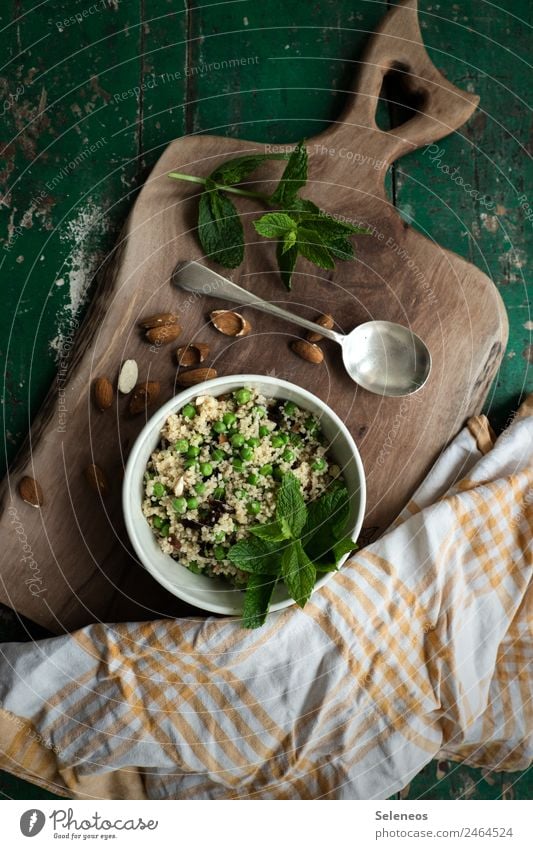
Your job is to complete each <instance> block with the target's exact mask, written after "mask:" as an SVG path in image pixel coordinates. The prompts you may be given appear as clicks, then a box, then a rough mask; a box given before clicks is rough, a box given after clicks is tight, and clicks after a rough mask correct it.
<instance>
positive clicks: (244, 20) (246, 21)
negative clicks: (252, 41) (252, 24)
mask: <svg viewBox="0 0 533 849" xmlns="http://www.w3.org/2000/svg"><path fill="white" fill-rule="evenodd" d="M242 22H243V24H244V26H245V27H247V26H248V23H249V22H248V18H243V19H242Z"/></svg>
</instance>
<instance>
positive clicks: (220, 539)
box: [215, 531, 226, 542]
mask: <svg viewBox="0 0 533 849" xmlns="http://www.w3.org/2000/svg"><path fill="white" fill-rule="evenodd" d="M225 539H226V534H225V533H224V531H217V532H216V533H215V542H224V540H225Z"/></svg>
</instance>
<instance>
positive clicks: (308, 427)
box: [305, 416, 318, 434]
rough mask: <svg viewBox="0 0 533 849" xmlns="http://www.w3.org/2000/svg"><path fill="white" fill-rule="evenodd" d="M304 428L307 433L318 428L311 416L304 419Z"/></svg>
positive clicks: (311, 432)
mask: <svg viewBox="0 0 533 849" xmlns="http://www.w3.org/2000/svg"><path fill="white" fill-rule="evenodd" d="M305 428H306V430H307V433H310V434H313V433H316V432H317V430H318V422H317V420H316V419H314V418H313V417H312V416H309V418H308V419H306V420H305Z"/></svg>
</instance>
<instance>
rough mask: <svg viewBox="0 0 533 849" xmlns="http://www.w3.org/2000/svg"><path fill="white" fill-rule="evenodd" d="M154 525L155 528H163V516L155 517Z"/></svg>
mask: <svg viewBox="0 0 533 849" xmlns="http://www.w3.org/2000/svg"><path fill="white" fill-rule="evenodd" d="M152 525H153V526H154V528H160V527H162V525H163V519H162V518H161V516H154V518H153V519H152Z"/></svg>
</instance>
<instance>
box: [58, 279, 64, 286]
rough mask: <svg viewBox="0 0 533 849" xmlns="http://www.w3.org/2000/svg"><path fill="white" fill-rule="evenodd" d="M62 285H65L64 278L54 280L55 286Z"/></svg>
mask: <svg viewBox="0 0 533 849" xmlns="http://www.w3.org/2000/svg"><path fill="white" fill-rule="evenodd" d="M64 285H65V281H64V279H63V278H62V277H59V279H58V280H56V286H64Z"/></svg>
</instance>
